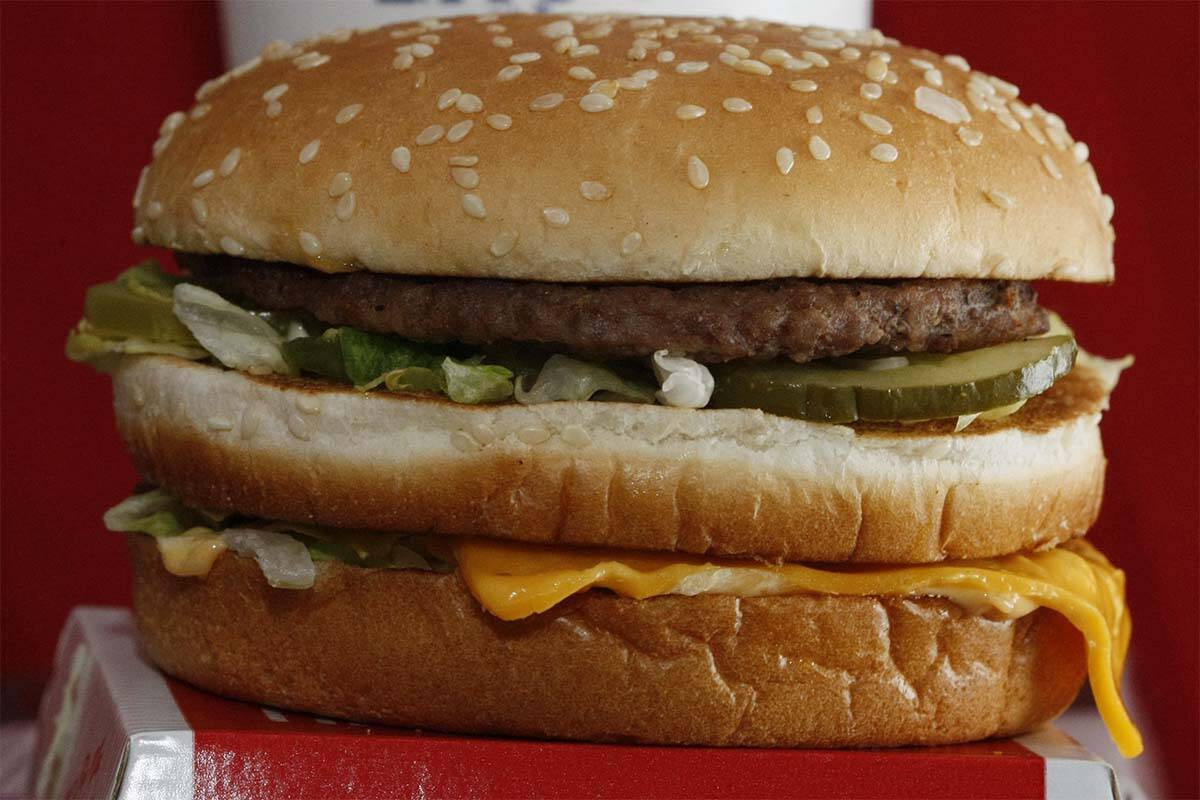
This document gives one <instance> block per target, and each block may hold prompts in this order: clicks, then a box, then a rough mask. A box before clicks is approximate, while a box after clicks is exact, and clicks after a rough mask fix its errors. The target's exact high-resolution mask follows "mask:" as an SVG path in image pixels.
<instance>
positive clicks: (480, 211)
mask: <svg viewBox="0 0 1200 800" xmlns="http://www.w3.org/2000/svg"><path fill="white" fill-rule="evenodd" d="M462 207H463V211H465V212H467V216H468V217H474V218H475V219H483V218H484V217H486V216H487V209H485V208H484V207H483V200H482V199H481V198H480V197H479V195H477V194H464V195H463V197H462Z"/></svg>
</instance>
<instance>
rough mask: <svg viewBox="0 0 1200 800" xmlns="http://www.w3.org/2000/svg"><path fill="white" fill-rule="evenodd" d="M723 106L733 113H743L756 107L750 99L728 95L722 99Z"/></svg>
mask: <svg viewBox="0 0 1200 800" xmlns="http://www.w3.org/2000/svg"><path fill="white" fill-rule="evenodd" d="M721 107H722V108H724V109H725V110H726V111H728V112H729V113H731V114H743V113H745V112H747V111H749V110H750V109H752V108H754V106H752V105H750V101H749V100H746V99H745V98H742V97H726V98H725V99H724V100H722V101H721Z"/></svg>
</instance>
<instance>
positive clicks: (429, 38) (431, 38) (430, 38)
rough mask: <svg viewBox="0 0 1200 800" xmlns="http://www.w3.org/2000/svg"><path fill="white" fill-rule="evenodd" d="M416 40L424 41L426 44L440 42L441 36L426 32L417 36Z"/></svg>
mask: <svg viewBox="0 0 1200 800" xmlns="http://www.w3.org/2000/svg"><path fill="white" fill-rule="evenodd" d="M417 40H418V41H422V42H425V43H426V44H441V43H442V37H440V36H438V35H437V34H436V33H427V34H425V35H424V36H418V37H417Z"/></svg>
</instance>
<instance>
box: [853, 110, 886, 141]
mask: <svg viewBox="0 0 1200 800" xmlns="http://www.w3.org/2000/svg"><path fill="white" fill-rule="evenodd" d="M858 121H859V122H861V123H862V124H863V125H865V126H866V127H867V128H868V129H870V130H872V131H874V132H875V133H878V134H882V135H884V136H887V135H888V134H890V133H891V132H892V123H890V122H888V121H887V120H886V119H884V118H883V117H879V116H876V115H875V114H868V113H867V112H865V111H863V112H860V113H859V115H858Z"/></svg>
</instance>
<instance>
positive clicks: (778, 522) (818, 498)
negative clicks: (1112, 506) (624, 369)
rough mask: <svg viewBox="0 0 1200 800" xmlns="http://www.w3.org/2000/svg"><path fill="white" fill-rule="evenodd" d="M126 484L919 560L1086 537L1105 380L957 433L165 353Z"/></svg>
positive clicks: (1076, 375)
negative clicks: (250, 368) (458, 388)
mask: <svg viewBox="0 0 1200 800" xmlns="http://www.w3.org/2000/svg"><path fill="white" fill-rule="evenodd" d="M113 378H114V390H115V407H116V416H117V423H118V427H119V428H120V431H121V434H122V436H123V438H124V440H125V442H126V445H127V446H128V448H129V450H130V452H131V453H132V455H133V458H134V461H135V462H136V464H137V466H138V468H139V470H140V471H141V472H142V474H143V475H145V476H146V477H147V478H149V479H150V480H152V481H154V482H155V483H157V484H159V485H161V486H163V487H165V488H167V489H169V490H170V491H172V492H173V493H175V494H176V495H177V496H179V497H180V498H181V499H182V500H183V501H185V502H187V503H189V504H191V505H194V506H198V507H203V508H212V509H224V510H236V511H240V512H242V513H245V514H251V515H255V516H260V517H264V518H269V519H284V520H290V521H294V522H312V523H318V524H323V525H331V526H338V527H355V528H371V529H377V530H396V531H407V532H413V533H434V534H452V535H454V534H457V535H486V536H492V537H496V538H501V539H516V540H524V541H533V542H563V543H570V544H590V545H606V546H615V547H631V548H642V549H651V550H676V551H682V552H690V553H712V554H722V555H752V556H759V557H762V558H767V559H781V560H789V561H830V562H833V561H864V562H892V563H924V562H930V561H939V560H942V559H944V558H977V557H988V556H995V555H1002V554H1006V553H1010V552H1013V551H1016V550H1021V549H1028V548H1035V547H1043V546H1050V545H1052V544H1054V543H1056V542H1059V541H1063V540H1065V539H1068V538H1070V537H1072V536H1076V535H1081V534H1083V533H1084V532H1085V531H1086V530H1087V529H1088V527H1089V526H1090V525H1091V524H1092V522H1093V521H1094V519H1095V517H1096V514H1097V513H1098V511H1099V505H1100V497H1101V493H1102V488H1103V480H1104V464H1105V462H1104V456H1103V452H1102V449H1101V444H1100V433H1099V420H1100V412H1101V410H1102V408H1103V407H1104V406H1105V404H1106V402H1107V397H1108V392H1109V391H1110V390H1111V388H1112V383H1113V381H1115V377H1114V376H1112V375H1109V374H1107V373H1106V372H1105V370H1103V369H1101V368H1099V367H1096V368H1093V367H1092V366H1089V362H1088V361H1086V360H1081V362H1080V364H1079V365H1078V366H1077V367H1076V369H1075V370H1074V371H1073V372H1072V373H1071V374H1070V375H1068V376H1067V377H1066V378H1064V379H1063V380H1061V381H1059V383H1058V384H1056V386H1055V387H1053V388H1052V389H1051V390H1050V391H1049V392H1047V393H1046V394H1044V395H1041V396H1039V397H1036V398H1033V399H1032V400H1030V401H1029V403H1027V404H1026V406H1025V408H1023V409H1022V410H1021V412H1019V413H1018V414H1015V415H1012V416H1010V417H1007V418H1005V419H1002V420H999V421H997V422H993V423H984V424H981V425H979V427H978V428H976V427H974V426H972V427H971V428H968V429H967V431H965V432H963V433H962V434H953V433H952V428H953V424H952V422H945V421H943V422H940V423H924V424H920V425H913V426H891V427H888V426H880V425H876V426H845V425H826V424H818V423H808V422H803V421H799V420H792V419H787V418H783V417H777V416H773V415H769V414H764V413H762V412H760V411H757V410H750V409H720V410H713V409H702V410H691V409H675V408H669V407H664V406H642V405H630V404H623V403H599V402H593V403H550V404H545V405H539V406H521V405H517V404H505V405H498V406H463V405H458V404H455V403H451V402H448V401H443V400H439V399H434V398H431V397H429V396H416V395H399V394H390V393H383V392H377V393H370V394H366V393H362V392H359V391H356V390H354V389H349V388H343V387H338V386H334V385H332V384H328V383H323V382H316V381H303V380H291V379H280V378H254V377H251V376H248V375H245V374H243V373H239V372H234V371H226V370H222V369H218V368H215V367H211V366H205V365H202V364H195V363H192V362H187V361H182V360H179V359H175V358H170V357H163V356H144V357H135V358H125V359H122V360H121V363H120V365H119V366H118V367H117V369H116V371H115V373H114V376H113Z"/></svg>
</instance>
